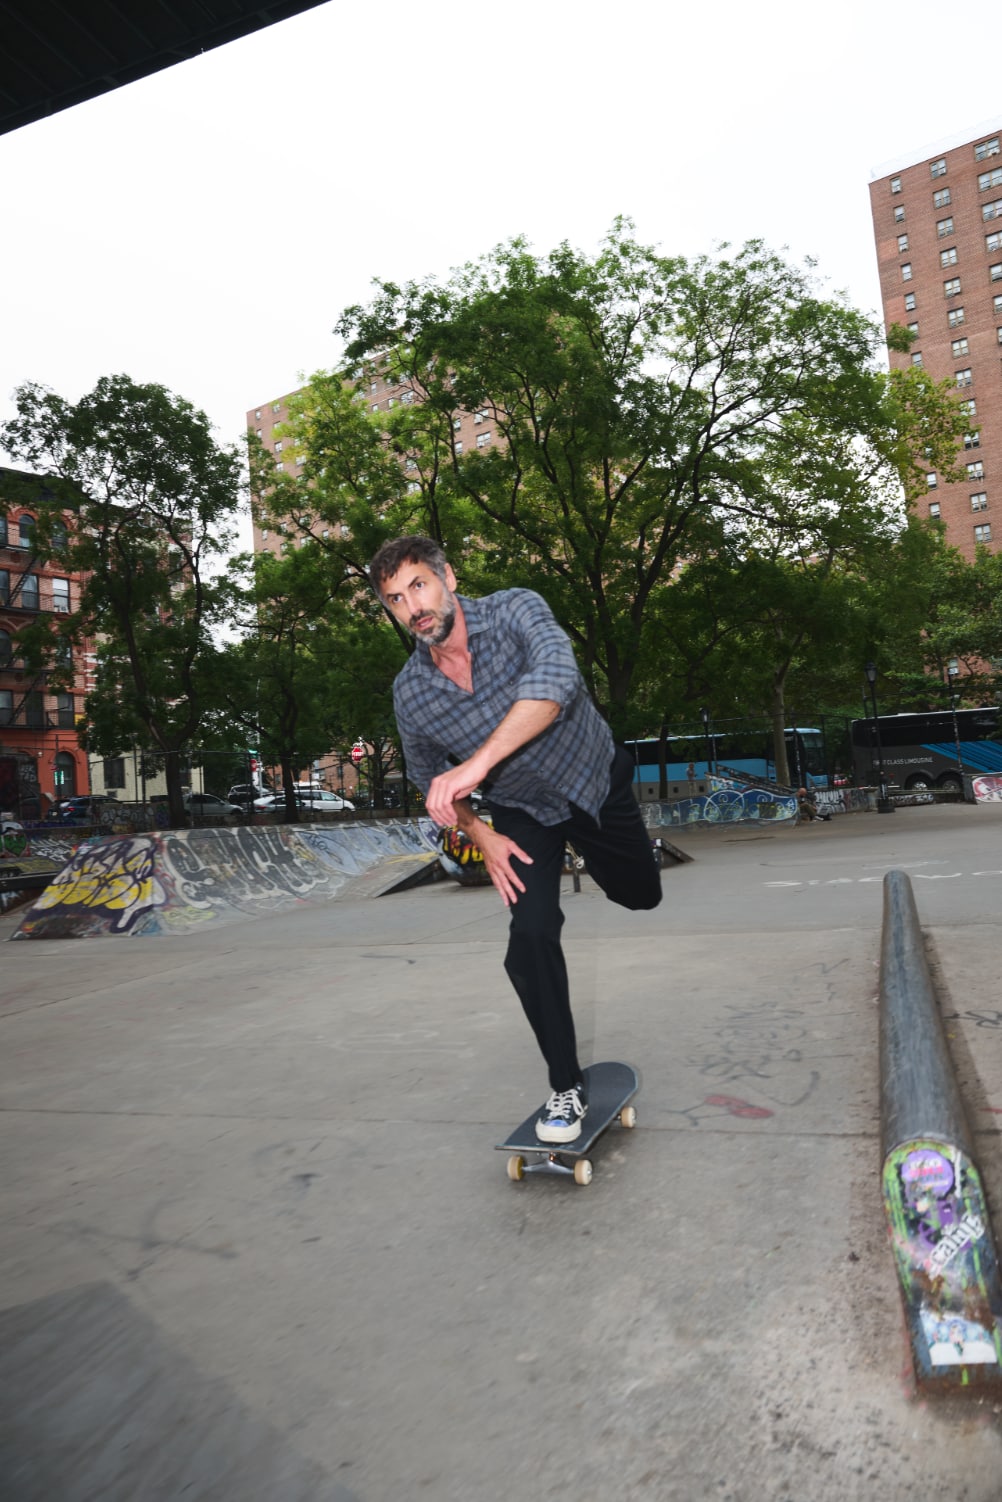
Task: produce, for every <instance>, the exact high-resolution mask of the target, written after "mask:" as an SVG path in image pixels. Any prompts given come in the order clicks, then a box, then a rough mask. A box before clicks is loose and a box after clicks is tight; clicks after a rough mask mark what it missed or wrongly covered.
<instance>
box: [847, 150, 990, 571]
mask: <svg viewBox="0 0 1002 1502" xmlns="http://www.w3.org/2000/svg"><path fill="white" fill-rule="evenodd" d="M1000 148H1002V122H1000V124H999V126H997V127H989V128H987V129H985V130H983V131H981V132H980V133H979V134H978V135H977V136H975V137H973V138H972V139H967V140H963V141H959V140H954V141H951V142H948V143H944V144H943V145H942V146H941V147H939V148H937V149H936V150H934V151H933V152H931V153H930V154H928V155H923V156H922V157H921V158H919V159H918V160H915V159H913V158H911V157H909V159H908V160H907V161H902V162H900V163H891V164H888V166H887V167H886V168H883V167H882V168H879V169H877V171H878V172H879V176H877V175H876V174H875V175H874V178H873V180H872V181H871V183H870V206H871V210H872V214H873V233H874V240H875V242H876V249H877V262H878V266H879V271H880V289H881V298H882V301H883V310H884V321H885V324H886V325H887V326H890V325H891V324H892V323H897V324H903V325H904V326H905V327H906V328H908V329H910V330H911V332H912V333H913V335H914V336H915V338H914V342H913V343H912V346H911V349H910V351H909V353H908V354H894V353H891V355H890V361H891V365H892V366H895V367H898V368H902V369H903V368H906V367H907V366H908V364H909V363H910V362H913V363H915V364H921V365H922V366H923V367H924V368H925V369H926V370H927V371H928V372H929V374H930V376H932V377H933V379H934V380H937V381H944V380H948V381H950V382H951V383H952V384H953V385H954V386H955V387H956V389H957V393H958V396H959V397H960V398H961V399H962V400H963V401H964V403H965V404H966V410H967V412H968V414H969V418H970V426H969V429H968V431H967V434H966V436H965V438H964V450H965V451H964V453H963V455H962V463H963V464H964V465H965V466H966V469H967V478H966V479H965V480H963V481H961V482H959V483H957V482H954V483H952V484H946V483H945V482H944V481H943V480H942V478H941V477H940V476H939V475H936V474H935V473H933V472H932V471H930V472H929V474H928V475H927V477H926V484H927V495H926V496H925V497H924V499H923V500H922V501H921V502H920V503H919V508H918V509H919V512H920V514H925V515H928V516H935V517H940V518H941V519H942V521H943V523H944V524H945V526H946V531H947V538H948V540H949V542H950V543H952V544H953V546H955V547H956V548H957V549H958V550H959V551H960V552H961V553H962V554H963V555H964V556H965V557H966V558H969V559H972V558H973V557H974V551H975V548H976V546H977V545H978V544H979V543H984V544H985V545H987V546H988V547H990V548H991V549H992V550H993V551H994V550H996V549H997V548H998V547H999V544H1000V542H1002V149H1000Z"/></svg>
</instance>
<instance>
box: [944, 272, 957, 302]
mask: <svg viewBox="0 0 1002 1502" xmlns="http://www.w3.org/2000/svg"><path fill="white" fill-rule="evenodd" d="M943 296H944V297H959V296H960V277H959V276H951V278H950V280H949V281H948V282H944V283H943Z"/></svg>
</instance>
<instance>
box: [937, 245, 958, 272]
mask: <svg viewBox="0 0 1002 1502" xmlns="http://www.w3.org/2000/svg"><path fill="white" fill-rule="evenodd" d="M939 264H940V265H941V266H942V267H943V268H944V269H945V268H946V267H947V266H956V264H957V247H956V246H955V245H951V246H950V247H949V249H947V250H941V251H940V253H939Z"/></svg>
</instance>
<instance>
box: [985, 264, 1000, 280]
mask: <svg viewBox="0 0 1002 1502" xmlns="http://www.w3.org/2000/svg"><path fill="white" fill-rule="evenodd" d="M988 280H989V281H991V282H1002V261H999V263H998V265H997V266H989V268H988Z"/></svg>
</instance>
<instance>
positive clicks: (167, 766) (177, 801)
mask: <svg viewBox="0 0 1002 1502" xmlns="http://www.w3.org/2000/svg"><path fill="white" fill-rule="evenodd" d="M164 776H165V778H166V779H167V823H168V827H169V828H171V829H187V827H188V824H189V823H190V820H189V818H188V811H187V809H186V808H185V806H184V790H183V788H182V785H181V753H180V751H165V752H164Z"/></svg>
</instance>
